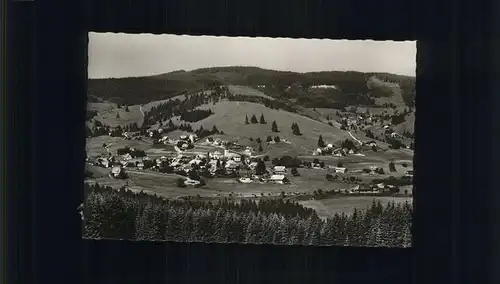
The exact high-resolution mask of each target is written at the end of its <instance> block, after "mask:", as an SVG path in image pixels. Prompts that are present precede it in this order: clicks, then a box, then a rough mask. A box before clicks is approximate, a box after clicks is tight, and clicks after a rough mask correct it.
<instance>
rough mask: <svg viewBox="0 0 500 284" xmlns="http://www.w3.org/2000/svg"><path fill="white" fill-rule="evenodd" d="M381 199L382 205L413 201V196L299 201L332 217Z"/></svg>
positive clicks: (320, 213) (362, 207)
mask: <svg viewBox="0 0 500 284" xmlns="http://www.w3.org/2000/svg"><path fill="white" fill-rule="evenodd" d="M374 199H375V200H380V202H381V203H382V205H384V206H385V205H386V204H387V203H389V202H392V201H394V202H402V203H404V202H409V203H412V202H413V201H412V198H411V197H371V196H353V197H342V198H330V199H321V200H306V201H299V203H300V204H302V205H304V206H305V207H309V208H313V209H314V210H316V211H317V212H318V215H319V216H320V217H323V218H326V217H330V216H332V215H333V214H335V213H339V214H341V213H346V214H349V213H352V210H353V208H357V209H366V208H367V207H368V206H370V205H371V204H372V202H373V200H374Z"/></svg>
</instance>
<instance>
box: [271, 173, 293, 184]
mask: <svg viewBox="0 0 500 284" xmlns="http://www.w3.org/2000/svg"><path fill="white" fill-rule="evenodd" d="M269 181H270V182H274V183H278V184H285V183H288V182H289V181H288V179H287V178H286V176H285V175H272V176H271V178H270V179H269Z"/></svg>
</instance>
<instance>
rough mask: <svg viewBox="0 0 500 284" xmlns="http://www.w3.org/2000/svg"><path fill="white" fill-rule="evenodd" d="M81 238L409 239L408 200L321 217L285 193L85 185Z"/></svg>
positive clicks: (398, 243) (391, 243) (392, 243)
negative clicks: (180, 196) (174, 195)
mask: <svg viewBox="0 0 500 284" xmlns="http://www.w3.org/2000/svg"><path fill="white" fill-rule="evenodd" d="M83 205H84V206H83V208H84V210H83V227H84V237H85V238H97V239H100V238H110V239H134V240H167V241H180V242H217V243H253V244H264V243H266V244H283V245H320V246H331V245H340V246H346V245H347V246H370V247H373V246H383V247H409V246H411V225H412V224H411V223H412V214H413V208H412V205H411V204H408V203H405V204H399V203H398V204H395V203H388V204H387V205H386V206H383V205H382V204H381V203H380V202H376V201H375V200H374V202H373V203H372V205H371V206H370V207H368V208H366V209H365V210H357V209H354V211H353V212H352V214H349V215H347V214H335V215H333V216H331V217H330V218H328V219H326V220H325V219H321V218H320V217H318V215H317V214H316V212H315V211H314V210H312V209H309V208H305V207H303V206H302V205H300V204H298V203H296V202H293V201H289V200H285V199H283V198H278V199H263V200H260V201H259V202H256V201H253V200H246V199H242V200H239V201H233V200H229V199H222V200H218V201H214V202H208V201H204V200H198V199H196V198H191V199H188V200H170V199H164V198H161V197H158V196H152V195H147V194H145V193H142V192H141V193H134V192H132V191H129V190H126V189H123V188H122V189H120V190H115V189H112V188H111V187H102V186H99V185H98V184H96V185H88V184H85V199H84V204H83Z"/></svg>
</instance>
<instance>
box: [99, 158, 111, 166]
mask: <svg viewBox="0 0 500 284" xmlns="http://www.w3.org/2000/svg"><path fill="white" fill-rule="evenodd" d="M96 165H97V166H101V167H105V168H108V167H109V160H108V159H105V158H98V159H97V161H96Z"/></svg>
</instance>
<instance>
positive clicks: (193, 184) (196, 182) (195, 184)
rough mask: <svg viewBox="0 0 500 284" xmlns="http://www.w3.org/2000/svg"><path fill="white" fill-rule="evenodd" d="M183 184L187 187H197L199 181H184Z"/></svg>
mask: <svg viewBox="0 0 500 284" xmlns="http://www.w3.org/2000/svg"><path fill="white" fill-rule="evenodd" d="M184 184H185V185H187V186H197V185H199V184H200V181H198V180H194V179H186V180H185V181H184Z"/></svg>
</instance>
